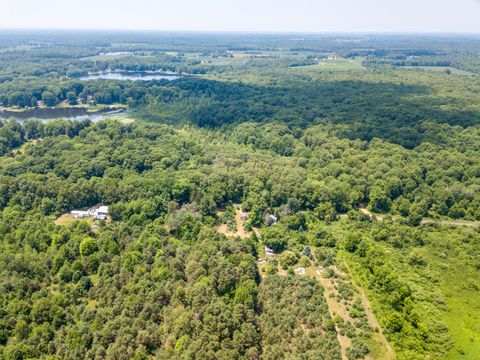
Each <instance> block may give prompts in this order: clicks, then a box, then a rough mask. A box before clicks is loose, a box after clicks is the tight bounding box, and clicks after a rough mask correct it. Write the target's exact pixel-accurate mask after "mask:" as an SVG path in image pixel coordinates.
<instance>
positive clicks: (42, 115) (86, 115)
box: [0, 107, 125, 122]
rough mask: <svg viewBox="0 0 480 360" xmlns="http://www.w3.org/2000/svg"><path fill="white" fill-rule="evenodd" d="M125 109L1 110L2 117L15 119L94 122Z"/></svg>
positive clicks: (0, 115)
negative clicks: (92, 110)
mask: <svg viewBox="0 0 480 360" xmlns="http://www.w3.org/2000/svg"><path fill="white" fill-rule="evenodd" d="M124 111H125V109H119V108H114V109H104V110H100V111H98V112H88V111H87V109H86V108H74V107H71V108H51V109H50V108H45V109H44V108H41V109H40V108H39V109H27V110H23V111H9V110H0V119H4V120H9V119H14V120H17V121H20V122H22V121H25V120H28V119H38V120H41V121H50V120H57V119H65V120H72V121H82V120H86V119H90V120H92V121H93V122H96V121H99V120H102V119H103V118H104V117H105V116H106V115H109V114H113V113H120V112H124Z"/></svg>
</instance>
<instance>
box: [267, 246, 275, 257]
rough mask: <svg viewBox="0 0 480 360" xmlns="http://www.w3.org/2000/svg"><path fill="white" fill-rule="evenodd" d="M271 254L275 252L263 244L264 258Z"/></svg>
mask: <svg viewBox="0 0 480 360" xmlns="http://www.w3.org/2000/svg"><path fill="white" fill-rule="evenodd" d="M273 255H275V252H274V251H273V250H272V249H270V248H269V247H268V246H265V258H269V257H272V256H273Z"/></svg>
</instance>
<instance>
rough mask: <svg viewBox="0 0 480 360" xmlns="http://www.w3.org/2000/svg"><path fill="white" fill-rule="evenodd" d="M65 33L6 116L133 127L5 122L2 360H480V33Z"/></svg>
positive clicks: (29, 56) (9, 66)
mask: <svg viewBox="0 0 480 360" xmlns="http://www.w3.org/2000/svg"><path fill="white" fill-rule="evenodd" d="M50 35H51V34H49V33H48V32H46V33H41V32H39V33H37V34H23V35H22V34H16V33H12V34H9V35H8V36H5V35H0V49H1V50H0V104H1V106H2V108H3V109H9V110H10V111H17V112H21V111H24V110H25V109H26V108H32V107H34V108H35V107H42V108H45V107H55V106H61V107H67V108H68V107H70V106H84V107H90V108H95V106H96V105H97V104H118V103H120V104H123V105H124V106H127V107H128V109H129V115H130V116H134V117H135V118H136V119H137V121H135V122H131V121H125V119H120V120H119V119H114V118H111V119H105V120H102V121H99V122H92V121H90V120H83V121H72V120H65V119H60V120H56V121H49V122H42V121H39V120H35V119H29V120H26V121H21V122H19V121H17V120H12V119H9V120H1V121H0V359H3V358H4V359H29V358H48V359H79V358H84V359H105V358H107V359H150V358H159V359H172V358H173V359H184V358H188V359H205V358H207V359H258V358H265V359H283V358H291V359H297V358H301V359H319V358H323V359H341V358H342V356H343V357H347V358H349V359H352V360H353V359H362V358H365V357H366V356H370V357H372V358H379V359H380V358H382V356H383V355H382V354H385V353H386V350H385V349H380V348H379V347H380V346H384V345H385V344H386V342H387V341H388V344H389V345H390V346H392V347H393V349H394V354H396V357H397V358H398V359H424V358H431V359H475V358H476V357H477V356H478V353H479V352H480V332H479V331H478V326H477V324H478V320H479V319H478V316H477V314H478V313H480V312H479V311H478V310H479V309H478V304H480V292H479V286H480V283H479V281H480V274H479V271H480V270H479V269H480V262H479V261H478V257H479V255H480V246H479V244H480V242H479V240H480V232H479V227H478V224H479V221H480V191H479V190H480V156H479V153H480V123H479V119H480V116H479V115H480V103H479V99H478V93H479V91H480V77H478V76H477V75H475V74H479V72H478V69H479V68H480V67H479V57H478V55H480V39H477V38H476V37H458V38H457V37H455V38H454V40H455V41H447V40H446V39H444V38H442V37H423V36H411V37H403V36H390V37H388V36H386V37H384V36H380V35H377V36H372V37H371V38H370V39H363V38H362V39H357V38H355V39H352V38H351V36H350V37H348V36H347V35H345V36H339V37H334V36H332V37H325V38H321V39H320V38H315V37H312V38H305V39H304V40H302V41H300V40H298V41H297V40H292V39H290V38H289V37H287V36H286V35H268V36H267V35H265V36H260V35H255V36H253V35H252V36H251V37H246V36H244V35H242V36H241V35H228V36H227V35H218V34H211V35H205V37H198V36H195V35H188V36H187V35H182V34H177V35H172V36H173V37H174V38H166V37H164V36H163V35H162V34H141V33H139V34H121V33H120V34H113V35H106V34H96V33H85V34H80V33H75V32H73V33H71V34H60V35H59V36H54V37H52V36H50ZM49 36H50V37H49ZM51 39H53V40H51ZM47 40H48V41H47ZM359 42H360V45H359ZM272 44H275V46H274V45H272ZM362 49H375V50H362ZM398 49H405V50H401V51H400V50H398ZM110 53H113V54H116V55H109V54H110ZM412 67H415V68H412ZM438 67H442V69H443V70H442V71H439V70H438V69H439V68H438ZM426 68H428V69H426ZM445 69H450V71H449V72H447V71H444V70H445ZM453 69H454V70H453ZM99 71H164V72H165V71H168V72H175V73H178V74H182V73H188V74H190V75H189V76H184V77H181V78H180V79H178V80H174V81H167V80H160V81H116V80H95V81H83V80H80V79H79V77H80V76H82V75H85V74H86V73H88V72H99ZM467 71H468V72H469V73H468V74H467V73H465V72H467ZM0 117H1V113H0ZM96 204H105V205H109V218H108V220H107V221H99V222H96V223H95V225H94V226H92V225H93V224H94V223H93V222H92V221H88V220H73V219H71V218H69V219H68V221H60V219H59V216H62V214H63V218H61V219H65V217H66V215H65V214H66V213H69V212H70V211H71V210H73V209H77V208H87V207H91V206H94V205H96ZM238 204H240V205H238ZM240 207H241V210H242V214H243V212H245V215H244V218H242V219H241V221H240V220H239V219H238V217H239V214H238V211H240V210H238V209H239V208H240ZM426 220H428V221H426ZM466 221H468V222H466ZM464 224H466V225H468V226H462V225H464ZM220 227H222V229H223V230H222V231H220ZM240 227H243V230H244V232H242V234H246V235H245V236H242V237H233V236H232V237H229V236H226V235H225V234H234V233H239V232H236V230H237V229H238V228H240ZM265 247H267V248H269V249H271V250H273V252H274V253H275V254H274V255H273V256H271V257H269V259H268V260H267V261H262V259H263V257H264V256H267V254H266V250H267V249H265ZM268 251H270V250H268ZM302 269H303V270H302ZM327 280H328V281H329V283H331V284H333V285H332V286H333V287H332V289H333V290H332V289H326V288H325V284H326V282H325V281H327ZM322 284H323V285H322ZM327 294H330V295H331V296H332V297H334V298H335V301H336V302H337V303H339V304H342V306H343V307H344V308H345V309H346V314H344V317H343V318H342V317H341V316H340V315H339V314H338V311H339V310H338V309H334V308H332V307H331V306H330V305H329V304H331V302H329V296H330V295H327ZM367 303H369V304H371V308H372V309H367V306H366V304H367ZM372 311H373V312H372ZM373 315H375V316H376V319H378V324H377V325H378V326H372V320H371V317H372V316H373ZM344 318H346V319H347V320H345V319H344ZM381 336H384V339H383V342H378V341H376V339H378V338H379V337H381ZM384 343H385V344H384ZM388 344H387V345H388Z"/></svg>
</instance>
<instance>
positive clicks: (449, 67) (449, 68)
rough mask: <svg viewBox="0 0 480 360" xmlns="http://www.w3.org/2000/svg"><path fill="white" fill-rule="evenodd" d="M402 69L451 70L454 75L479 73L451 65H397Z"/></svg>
mask: <svg viewBox="0 0 480 360" xmlns="http://www.w3.org/2000/svg"><path fill="white" fill-rule="evenodd" d="M397 69H400V70H409V71H417V70H419V71H426V72H446V71H447V70H450V71H451V73H452V74H453V75H462V76H470V75H475V76H476V75H477V74H474V73H472V72H469V71H464V70H459V69H455V68H454V67H451V66H400V67H397Z"/></svg>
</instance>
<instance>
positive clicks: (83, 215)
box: [70, 210, 90, 219]
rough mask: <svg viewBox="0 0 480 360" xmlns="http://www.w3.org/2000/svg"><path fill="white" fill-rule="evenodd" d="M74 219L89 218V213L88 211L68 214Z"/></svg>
mask: <svg viewBox="0 0 480 360" xmlns="http://www.w3.org/2000/svg"><path fill="white" fill-rule="evenodd" d="M70 214H72V216H73V217H74V218H75V219H83V218H86V217H88V216H90V211H88V210H72V211H71V212H70Z"/></svg>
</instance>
